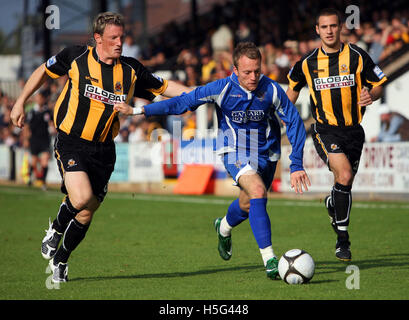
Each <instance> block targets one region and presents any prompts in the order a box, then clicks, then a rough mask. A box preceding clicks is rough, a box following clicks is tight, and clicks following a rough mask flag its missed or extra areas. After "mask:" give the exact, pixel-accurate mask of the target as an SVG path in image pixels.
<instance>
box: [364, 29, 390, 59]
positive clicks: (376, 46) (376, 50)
mask: <svg viewBox="0 0 409 320" xmlns="http://www.w3.org/2000/svg"><path fill="white" fill-rule="evenodd" d="M385 44H386V38H385V36H383V33H382V31H381V30H379V29H377V30H376V31H375V33H374V35H373V37H372V42H371V45H370V47H369V51H368V54H369V56H370V57H371V58H372V60H373V62H374V63H375V64H377V63H378V62H379V58H380V57H381V55H382V52H383V50H384V48H385Z"/></svg>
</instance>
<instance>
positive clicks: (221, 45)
mask: <svg viewBox="0 0 409 320" xmlns="http://www.w3.org/2000/svg"><path fill="white" fill-rule="evenodd" d="M210 41H211V45H212V50H213V54H214V55H217V54H218V53H219V52H223V51H227V52H230V53H231V52H233V33H232V32H231V30H230V28H229V26H228V25H226V24H222V25H221V26H220V27H219V28H217V30H216V31H215V32H214V33H213V34H212V36H211V38H210Z"/></svg>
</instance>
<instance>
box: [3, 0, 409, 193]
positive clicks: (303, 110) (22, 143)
mask: <svg viewBox="0 0 409 320" xmlns="http://www.w3.org/2000/svg"><path fill="white" fill-rule="evenodd" d="M0 5H1V12H0V70H1V72H0V182H1V183H3V184H10V183H11V184H16V183H17V184H30V185H31V186H32V187H42V188H43V189H44V190H46V188H47V187H48V188H53V187H58V186H59V183H60V177H59V173H58V170H57V168H56V163H55V160H54V159H53V157H52V151H51V158H50V160H49V161H50V163H49V172H48V174H47V179H46V181H45V182H44V181H42V180H41V172H37V170H30V163H31V158H32V157H31V154H30V148H29V147H30V146H29V143H30V142H29V141H30V135H31V131H30V126H25V127H24V129H23V130H20V129H18V128H15V127H13V126H12V125H11V124H10V110H11V108H12V106H13V103H14V101H15V99H16V97H18V95H19V93H20V91H21V89H22V87H23V86H24V83H25V81H26V79H27V78H28V77H29V75H30V74H31V73H32V72H33V71H34V70H35V68H37V67H38V66H39V65H40V64H41V63H43V62H45V61H46V60H47V59H48V58H49V57H51V56H52V55H54V54H56V53H58V52H59V51H60V50H61V49H63V48H64V47H66V46H69V45H74V44H75V45H85V44H90V39H91V33H90V30H91V24H92V20H93V18H94V16H95V15H96V14H97V13H99V12H102V11H115V12H120V13H122V14H123V15H124V17H125V20H126V38H125V44H124V49H123V55H126V56H133V57H135V58H136V59H138V60H139V61H141V62H142V63H143V64H144V65H145V66H146V67H147V68H148V69H150V70H151V72H153V73H155V74H157V75H159V76H161V77H163V78H166V79H172V80H175V81H179V82H181V83H184V84H185V85H188V86H192V87H194V86H199V85H203V84H206V83H208V82H210V81H213V80H216V79H220V78H224V77H226V76H229V75H230V74H231V73H232V58H231V53H232V50H233V48H234V46H235V45H236V44H237V43H238V42H240V41H253V42H255V43H256V44H257V45H258V46H259V48H260V50H261V52H262V56H263V59H262V72H263V74H264V75H266V76H268V77H270V78H271V79H273V80H275V81H277V82H279V83H280V84H281V85H282V87H283V88H284V90H285V89H286V87H287V83H288V82H287V74H288V71H289V70H290V68H291V67H292V66H293V65H294V63H295V62H296V61H297V60H299V59H300V58H301V57H302V56H304V55H305V54H306V53H308V52H309V51H311V50H313V49H314V48H316V47H319V46H320V40H319V38H317V35H316V33H315V16H316V14H317V13H318V12H319V10H320V9H322V8H325V7H327V6H328V1H312V0H277V1H273V0H236V1H234V0H229V1H227V0H106V1H95V0H81V1H68V0H55V1H51V0H43V1H41V0H13V1H8V0H0ZM331 5H332V6H333V7H335V8H337V9H338V10H339V11H341V12H343V13H344V14H345V16H346V17H348V15H349V14H351V11H348V13H346V12H347V8H348V6H350V5H353V7H349V8H350V9H351V8H352V9H354V10H355V11H354V13H355V14H357V16H356V17H357V19H358V21H354V22H355V23H356V22H359V25H358V26H356V27H355V28H353V29H348V28H346V27H344V28H343V30H342V34H341V36H342V41H343V42H345V43H354V44H356V45H358V46H360V47H361V48H362V49H364V50H366V51H367V52H368V53H369V55H370V56H371V58H372V59H373V60H374V62H375V63H376V64H378V65H379V66H380V68H381V69H382V71H383V72H384V73H385V74H386V75H387V77H388V79H389V81H388V82H387V86H386V87H385V92H384V96H383V97H382V99H380V100H379V101H376V102H375V103H374V104H373V105H371V106H370V107H368V108H367V112H366V114H365V117H364V121H363V123H362V125H363V126H364V129H365V131H366V141H367V142H366V144H365V147H364V150H363V156H362V159H361V164H360V169H359V173H358V175H357V178H356V182H355V184H354V191H356V192H357V193H358V194H360V195H361V196H362V197H366V198H374V197H377V198H378V197H381V198H387V199H391V198H395V197H398V198H400V199H407V196H408V193H409V156H408V155H409V142H407V141H408V140H409V121H408V120H407V119H409V90H408V85H407V83H409V73H408V71H409V8H408V6H407V1H404V0H397V1H385V0H380V1H376V2H375V1H370V0H367V1H354V2H353V3H352V1H346V0H337V1H332V2H331ZM357 10H358V11H357ZM65 81H66V79H65V78H64V77H62V78H60V79H58V80H56V81H50V82H49V83H47V84H46V85H45V86H43V87H42V88H41V90H39V91H41V92H38V93H37V94H35V95H33V97H32V99H31V100H30V101H28V104H27V106H26V110H27V111H30V110H37V109H38V107H39V104H41V105H42V108H43V109H47V110H49V111H50V112H51V113H52V110H53V107H54V104H55V101H56V99H57V97H58V95H59V92H60V91H61V89H62V87H63V85H64V83H65ZM37 95H41V96H42V97H44V99H42V100H39V99H38V98H37V97H36V96H37ZM39 101H41V102H39ZM133 103H134V104H135V105H138V104H141V105H144V104H146V103H148V102H147V101H144V100H142V99H135V101H133ZM296 106H297V108H298V110H299V112H300V115H301V117H302V118H303V120H304V121H305V126H306V129H307V132H309V127H310V124H311V123H312V121H311V117H310V111H309V97H308V90H307V89H306V88H304V89H303V90H302V91H301V94H300V98H299V99H298V101H297V105H296ZM393 119H394V120H393ZM120 120H121V130H120V134H119V135H118V136H117V137H116V139H115V141H116V143H117V153H118V157H117V159H118V160H117V165H116V168H115V172H114V174H113V176H112V179H111V184H110V189H111V190H118V191H131V192H153V193H173V192H176V193H185V194H200V193H210V194H216V195H232V194H235V193H236V192H237V190H236V189H237V188H234V187H232V180H231V178H230V177H229V176H228V174H227V173H226V172H225V170H224V168H223V165H222V164H221V162H220V161H219V159H218V158H217V157H216V156H215V155H214V154H213V152H212V146H213V139H214V137H215V134H216V130H217V119H216V114H215V111H214V106H213V105H209V104H208V105H204V106H203V107H200V108H199V109H198V110H197V112H195V113H186V114H184V115H181V116H169V117H156V118H152V119H149V120H146V119H144V118H143V117H127V118H126V117H122V118H121V119H120ZM395 127H396V128H395ZM395 129H396V130H395ZM49 133H50V136H51V143H50V148H51V146H52V140H53V137H54V136H55V129H54V128H53V125H52V122H49ZM282 133H283V141H282V142H283V148H282V158H281V160H280V163H279V166H278V172H277V174H276V179H275V180H274V182H273V185H272V189H271V192H270V196H286V195H288V193H289V192H290V191H291V188H290V186H289V162H288V154H289V153H290V152H291V148H290V147H289V146H288V141H287V140H286V135H285V128H283V130H282ZM50 150H51V149H50ZM305 166H306V170H307V173H308V174H309V175H310V178H311V180H312V183H313V185H312V187H311V196H320V195H321V193H322V192H326V191H327V190H329V186H331V185H332V181H331V179H332V175H331V174H330V172H329V171H328V169H327V167H326V166H325V164H323V163H322V161H321V160H320V159H319V157H318V156H317V155H316V153H315V149H314V147H313V145H312V142H311V140H310V138H309V139H308V140H307V143H306V148H305ZM192 167H194V168H199V169H200V168H205V169H206V168H207V169H209V168H210V171H209V174H208V175H203V174H202V175H200V174H199V177H200V176H201V177H202V178H203V177H204V176H205V178H203V179H204V180H205V181H203V183H202V184H201V185H200V188H194V184H195V183H193V185H192V184H189V182H187V185H186V181H184V182H183V185H182V186H180V184H181V183H182V182H181V179H180V177H181V174H182V172H183V171H184V170H187V169H189V168H192ZM199 172H200V170H199ZM194 182H195V181H194ZM196 187H197V183H196ZM193 189H194V190H193ZM196 189H197V190H196Z"/></svg>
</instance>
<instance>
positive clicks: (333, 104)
mask: <svg viewBox="0 0 409 320" xmlns="http://www.w3.org/2000/svg"><path fill="white" fill-rule="evenodd" d="M288 80H289V86H290V88H291V89H293V90H295V91H300V90H301V89H302V88H303V87H304V86H305V85H306V84H307V85H308V88H309V92H310V103H311V114H312V117H313V118H314V119H315V120H316V121H317V122H319V123H323V124H327V125H332V126H338V127H348V126H354V125H357V124H359V123H361V121H362V117H363V115H364V113H365V109H366V108H365V107H360V106H359V105H358V102H359V97H360V94H361V90H362V88H363V87H364V86H365V87H367V88H369V90H370V89H372V88H373V87H376V86H379V85H381V84H383V83H384V82H385V81H386V80H387V78H386V76H385V75H384V74H383V72H382V70H381V69H380V68H379V67H378V66H377V65H375V63H374V62H373V61H372V59H371V58H370V57H369V55H368V54H367V53H366V52H365V51H364V50H362V49H361V48H359V47H358V46H356V45H353V44H345V45H344V44H341V48H340V50H339V52H335V53H326V52H325V51H324V50H323V49H322V48H317V49H315V50H313V51H312V52H310V53H309V54H307V55H306V56H305V57H303V58H302V59H301V60H300V61H298V62H297V63H296V64H295V65H294V67H293V68H292V69H291V70H290V72H289V74H288Z"/></svg>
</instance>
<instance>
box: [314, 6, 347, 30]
mask: <svg viewBox="0 0 409 320" xmlns="http://www.w3.org/2000/svg"><path fill="white" fill-rule="evenodd" d="M322 16H337V17H338V23H339V25H341V24H342V22H343V21H344V17H343V16H342V13H341V12H339V11H338V10H337V9H334V8H325V9H322V10H321V11H320V12H319V13H318V15H317V17H316V19H315V24H316V25H317V26H318V25H319V24H318V21H319V19H320V17H322Z"/></svg>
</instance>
